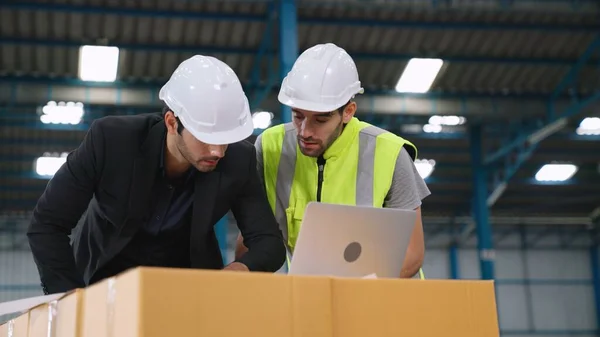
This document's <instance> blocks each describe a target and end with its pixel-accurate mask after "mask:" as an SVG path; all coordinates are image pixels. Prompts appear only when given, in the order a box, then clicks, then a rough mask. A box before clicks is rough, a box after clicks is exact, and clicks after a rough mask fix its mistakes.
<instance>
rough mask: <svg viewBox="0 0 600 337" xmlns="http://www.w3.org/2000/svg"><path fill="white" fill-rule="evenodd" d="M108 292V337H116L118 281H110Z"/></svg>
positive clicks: (110, 279) (112, 279) (114, 279)
mask: <svg viewBox="0 0 600 337" xmlns="http://www.w3.org/2000/svg"><path fill="white" fill-rule="evenodd" d="M107 283H108V292H107V296H106V325H107V327H106V333H107V335H108V337H114V324H115V297H116V292H117V279H116V278H115V277H111V278H109V279H108V282H107Z"/></svg>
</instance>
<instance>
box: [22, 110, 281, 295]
mask: <svg viewBox="0 0 600 337" xmlns="http://www.w3.org/2000/svg"><path fill="white" fill-rule="evenodd" d="M165 132H166V127H165V124H164V120H163V118H162V115H159V114H147V115H136V116H110V117H104V118H102V119H98V120H95V121H94V122H93V123H92V125H91V127H90V129H89V131H88V132H87V134H86V136H85V139H84V140H83V142H82V143H81V145H80V146H79V147H78V148H77V149H76V150H74V151H73V152H71V153H70V154H69V156H68V157H67V161H66V163H65V164H64V165H63V166H62V167H61V168H60V169H59V170H58V172H57V173H56V174H55V175H54V177H53V178H52V179H51V180H50V181H49V183H48V185H47V187H46V190H45V191H44V193H43V194H42V196H41V197H40V199H39V200H38V203H37V205H36V207H35V209H34V212H33V218H32V221H31V224H30V226H29V229H28V232H27V235H28V238H29V243H30V246H31V249H32V252H33V257H34V260H35V262H36V264H37V267H38V271H39V274H40V278H41V281H42V287H43V289H44V292H45V293H57V292H63V291H67V290H70V289H73V288H77V287H84V286H86V285H88V284H89V282H90V279H92V278H93V277H94V273H95V272H96V271H97V270H99V269H100V268H102V266H104V265H105V264H106V263H107V261H109V260H110V259H111V258H112V257H114V256H115V255H116V254H117V253H118V252H120V251H121V250H122V249H123V247H125V246H126V245H127V243H128V242H129V241H130V240H131V238H132V237H133V235H134V234H135V233H136V231H137V230H138V229H139V228H140V227H141V226H142V224H143V223H144V222H145V221H146V220H147V219H148V218H149V216H150V214H151V210H150V209H149V205H150V199H149V198H150V194H151V193H150V192H151V188H152V184H153V183H154V181H155V177H156V175H157V173H158V169H159V160H160V159H159V158H160V150H161V147H163V146H165V144H164V138H163V137H164V134H165ZM195 184H196V185H195V192H194V201H193V206H192V207H193V216H192V223H191V233H190V240H191V241H190V259H191V267H192V268H203V269H220V268H223V262H222V257H221V253H220V250H219V246H218V242H217V239H216V236H215V233H214V225H215V223H216V222H217V221H218V220H219V219H220V218H222V217H223V216H224V215H225V214H226V213H227V212H228V211H229V210H231V211H232V212H233V214H234V216H235V218H236V220H237V223H238V227H239V228H240V231H241V233H242V235H243V236H244V243H245V245H246V246H247V247H248V248H249V252H248V253H247V254H245V255H244V256H243V257H242V258H240V260H239V262H242V263H244V264H245V265H246V266H248V268H249V269H250V270H251V271H270V272H274V271H276V270H278V269H279V268H280V267H281V265H282V264H283V263H284V261H285V247H284V245H283V239H282V236H281V232H280V230H279V228H278V225H277V222H276V221H275V218H274V215H273V213H272V211H271V208H270V206H269V203H268V200H267V197H266V194H265V192H264V189H263V187H262V185H261V184H260V180H259V178H258V175H257V171H256V154H255V150H254V146H252V144H250V143H249V142H246V141H243V142H240V143H235V144H231V145H230V146H229V147H228V149H227V152H226V155H225V157H224V158H223V159H222V160H221V161H220V162H219V164H218V166H217V168H216V169H215V170H214V171H213V172H210V173H201V172H198V174H197V175H196V179H195ZM86 209H87V214H86V217H85V219H83V223H82V227H81V230H79V231H76V233H75V235H74V239H73V246H72V247H71V245H70V239H69V237H68V235H70V233H71V231H72V229H73V228H74V227H75V226H76V225H77V222H78V221H79V220H80V218H81V216H82V214H83V213H84V212H85V210H86Z"/></svg>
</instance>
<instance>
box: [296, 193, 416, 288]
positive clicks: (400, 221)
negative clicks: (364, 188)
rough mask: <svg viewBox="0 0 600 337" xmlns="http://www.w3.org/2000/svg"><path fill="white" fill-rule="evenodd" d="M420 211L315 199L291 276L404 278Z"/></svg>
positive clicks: (305, 216) (306, 215) (298, 246)
mask: <svg viewBox="0 0 600 337" xmlns="http://www.w3.org/2000/svg"><path fill="white" fill-rule="evenodd" d="M416 216H417V215H416V211H414V210H401V209H394V208H374V207H366V206H348V205H337V204H326V203H319V202H311V203H309V204H308V206H307V207H306V211H305V213H304V218H303V220H302V225H301V228H300V232H299V233H298V239H297V241H296V247H295V249H294V254H293V256H292V260H291V264H290V269H289V274H296V275H327V276H340V277H363V276H366V275H370V274H376V275H377V277H389V278H398V277H400V271H401V269H402V264H403V263H404V258H405V256H406V249H407V248H408V243H409V241H410V237H411V234H412V231H413V228H414V226H415V221H416Z"/></svg>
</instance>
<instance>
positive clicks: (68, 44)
mask: <svg viewBox="0 0 600 337" xmlns="http://www.w3.org/2000/svg"><path fill="white" fill-rule="evenodd" d="M269 41H270V39H269ZM96 43H97V42H96V41H94V40H81V41H74V40H56V39H30V38H10V37H3V38H0V44H5V45H36V46H44V47H63V48H79V47H81V46H82V45H85V44H96ZM108 45H110V46H115V47H118V48H119V49H122V50H133V51H153V52H177V53H180V52H181V53H194V54H236V55H257V54H258V53H261V51H260V50H261V49H260V48H262V43H261V46H260V47H259V49H258V50H257V49H254V48H236V47H212V46H195V45H194V46H186V45H173V44H140V43H120V42H114V43H113V42H111V41H109V43H108ZM270 49H272V48H270ZM348 52H349V53H350V55H352V58H353V59H355V60H373V61H376V60H380V61H384V60H393V61H408V60H410V59H412V58H415V57H439V58H442V59H443V60H444V61H445V62H450V63H502V64H514V65H521V64H526V65H540V66H547V65H553V66H570V65H572V64H574V63H575V62H577V59H565V58H553V57H527V58H525V57H485V56H456V55H443V54H442V55H440V54H437V53H436V54H432V53H428V54H398V53H367V52H353V51H348ZM276 53H277V51H276V50H273V49H272V50H270V51H268V52H264V51H263V52H262V54H266V55H274V54H276Z"/></svg>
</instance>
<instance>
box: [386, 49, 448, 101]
mask: <svg viewBox="0 0 600 337" xmlns="http://www.w3.org/2000/svg"><path fill="white" fill-rule="evenodd" d="M443 64H444V61H442V60H441V59H437V58H412V59H410V60H409V61H408V64H407V65H406V68H404V72H403V73H402V75H401V76H400V79H399V80H398V83H397V84H396V91H397V92H401V93H418V94H422V93H426V92H427V91H429V89H430V88H431V85H432V84H433V81H434V80H435V78H436V77H437V75H438V73H439V72H440V69H441V68H442V65H443Z"/></svg>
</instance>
